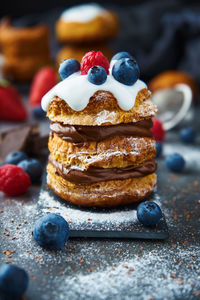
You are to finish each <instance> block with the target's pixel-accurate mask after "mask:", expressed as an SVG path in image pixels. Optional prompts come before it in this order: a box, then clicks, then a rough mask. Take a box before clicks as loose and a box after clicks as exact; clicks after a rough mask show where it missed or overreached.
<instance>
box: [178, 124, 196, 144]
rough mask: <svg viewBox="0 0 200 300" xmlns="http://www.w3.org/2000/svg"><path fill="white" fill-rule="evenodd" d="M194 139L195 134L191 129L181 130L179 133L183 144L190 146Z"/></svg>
mask: <svg viewBox="0 0 200 300" xmlns="http://www.w3.org/2000/svg"><path fill="white" fill-rule="evenodd" d="M195 138H196V132H195V130H194V128H192V127H186V128H183V129H182V130H181V131H180V139H181V141H182V142H183V143H186V144H192V143H194V141H195Z"/></svg>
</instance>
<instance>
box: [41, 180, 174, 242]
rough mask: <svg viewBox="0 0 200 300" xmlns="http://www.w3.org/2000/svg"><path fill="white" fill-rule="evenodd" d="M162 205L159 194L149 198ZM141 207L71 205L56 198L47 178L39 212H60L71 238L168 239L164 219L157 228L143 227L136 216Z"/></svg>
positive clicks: (42, 190)
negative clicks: (85, 206)
mask: <svg viewBox="0 0 200 300" xmlns="http://www.w3.org/2000/svg"><path fill="white" fill-rule="evenodd" d="M148 199H149V200H153V201H155V202H157V203H158V204H159V205H160V206H161V204H160V202H159V195H158V194H157V191H155V192H154V193H153V194H152V195H151V196H150V197H149V198H148ZM137 205H138V204H131V205H126V206H124V207H118V208H104V209H102V208H83V207H78V206H75V205H73V204H70V203H68V202H66V201H65V200H63V199H62V198H60V197H59V196H58V195H56V194H55V193H54V192H53V191H52V190H51V189H49V188H48V186H47V184H46V174H45V175H44V179H43V183H42V187H41V191H40V195H39V201H38V211H39V214H40V215H44V214H45V213H48V212H51V213H57V214H60V215H62V216H63V217H64V218H65V219H66V220H67V221H68V223H69V226H70V236H71V237H78V238H79V237H92V238H130V239H132V238H133V239H134V238H138V239H166V238H168V236H169V232H168V227H167V224H166V221H165V217H164V216H163V217H162V219H161V220H160V222H159V224H158V225H157V226H156V227H155V228H148V227H144V226H143V225H141V224H140V223H139V222H138V220H137V216H136V209H137Z"/></svg>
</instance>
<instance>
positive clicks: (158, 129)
mask: <svg viewBox="0 0 200 300" xmlns="http://www.w3.org/2000/svg"><path fill="white" fill-rule="evenodd" d="M151 131H152V132H153V134H154V138H155V140H156V141H157V142H162V141H163V140H164V139H165V130H164V128H163V124H162V121H160V120H159V119H153V128H152V129H151Z"/></svg>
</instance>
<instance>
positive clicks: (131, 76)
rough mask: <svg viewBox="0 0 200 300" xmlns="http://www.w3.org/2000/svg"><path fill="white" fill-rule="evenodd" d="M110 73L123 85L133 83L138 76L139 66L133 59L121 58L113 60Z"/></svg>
mask: <svg viewBox="0 0 200 300" xmlns="http://www.w3.org/2000/svg"><path fill="white" fill-rule="evenodd" d="M112 75H113V77H114V78H115V79H116V80H117V81H119V82H121V83H123V84H125V85H133V84H134V83H135V82H136V81H137V80H138V78H139V76H140V70H139V66H138V64H137V62H136V60H135V59H132V58H121V59H119V60H117V61H116V62H115V64H114V66H113V68H112Z"/></svg>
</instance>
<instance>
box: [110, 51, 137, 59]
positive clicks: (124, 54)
mask: <svg viewBox="0 0 200 300" xmlns="http://www.w3.org/2000/svg"><path fill="white" fill-rule="evenodd" d="M121 58H133V56H132V55H131V54H130V53H128V52H126V51H121V52H118V53H116V54H115V55H114V56H113V57H112V59H111V61H113V60H119V59H121Z"/></svg>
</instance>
